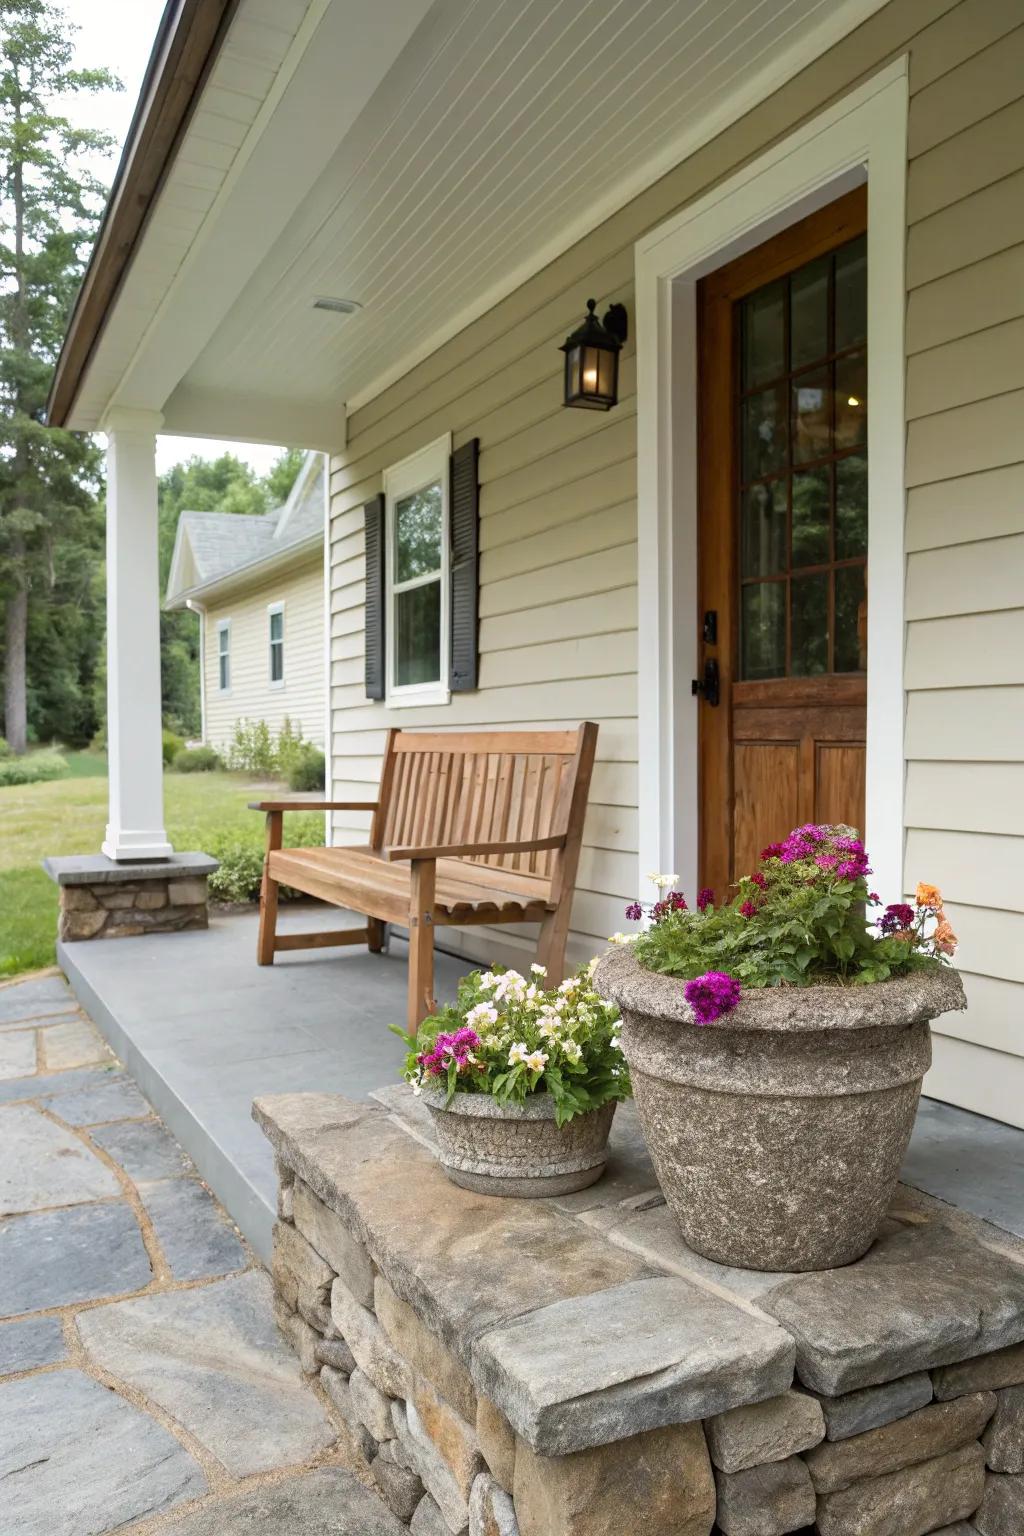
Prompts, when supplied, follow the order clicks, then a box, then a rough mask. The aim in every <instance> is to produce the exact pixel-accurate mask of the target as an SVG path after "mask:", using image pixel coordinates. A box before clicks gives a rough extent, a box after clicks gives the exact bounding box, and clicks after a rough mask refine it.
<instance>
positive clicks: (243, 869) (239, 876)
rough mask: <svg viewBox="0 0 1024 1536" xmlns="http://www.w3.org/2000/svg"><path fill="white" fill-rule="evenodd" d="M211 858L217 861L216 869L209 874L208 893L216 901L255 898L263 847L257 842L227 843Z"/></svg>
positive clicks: (261, 866) (260, 877) (249, 899)
mask: <svg viewBox="0 0 1024 1536" xmlns="http://www.w3.org/2000/svg"><path fill="white" fill-rule="evenodd" d="M214 857H215V858H217V859H219V860H220V868H219V869H215V870H214V872H213V874H212V875H211V876H210V895H211V896H212V897H213V898H214V899H215V900H216V901H258V900H259V894H260V881H261V880H262V878H263V849H262V848H261V847H260V846H259V844H258V843H256V842H252V843H243V842H233V843H227V844H225V845H224V847H222V848H219V849H218V850H217V852H216V854H215V855H214Z"/></svg>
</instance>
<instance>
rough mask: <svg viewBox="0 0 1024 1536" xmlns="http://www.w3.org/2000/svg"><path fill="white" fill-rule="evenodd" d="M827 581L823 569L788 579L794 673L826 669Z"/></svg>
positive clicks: (791, 670)
mask: <svg viewBox="0 0 1024 1536" xmlns="http://www.w3.org/2000/svg"><path fill="white" fill-rule="evenodd" d="M828 583H829V578H828V575H827V573H826V572H824V571H822V572H821V574H820V575H818V576H796V577H794V578H793V580H792V582H791V583H790V625H791V644H792V655H791V658H790V668H789V670H790V673H791V675H792V676H793V677H811V676H812V675H814V674H815V673H818V672H827V671H828Z"/></svg>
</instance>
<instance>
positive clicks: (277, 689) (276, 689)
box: [267, 677, 284, 693]
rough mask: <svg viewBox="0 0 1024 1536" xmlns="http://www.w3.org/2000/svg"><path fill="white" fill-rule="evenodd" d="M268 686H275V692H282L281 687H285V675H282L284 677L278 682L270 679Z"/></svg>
mask: <svg viewBox="0 0 1024 1536" xmlns="http://www.w3.org/2000/svg"><path fill="white" fill-rule="evenodd" d="M267 687H268V688H273V690H274V692H275V693H279V692H280V691H281V689H282V688H283V687H284V678H283V677H282V678H281V679H280V680H279V681H278V682H276V683H274V682H269V681H268V683H267Z"/></svg>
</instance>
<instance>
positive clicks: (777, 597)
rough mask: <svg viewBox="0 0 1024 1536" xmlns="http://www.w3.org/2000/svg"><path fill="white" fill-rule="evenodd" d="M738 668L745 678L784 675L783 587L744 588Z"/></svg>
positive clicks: (760, 584)
mask: <svg viewBox="0 0 1024 1536" xmlns="http://www.w3.org/2000/svg"><path fill="white" fill-rule="evenodd" d="M740 628H741V631H742V633H741V640H740V651H741V668H742V673H743V676H744V678H746V679H755V678H759V677H784V676H785V675H786V583H785V582H784V581H763V582H753V583H751V584H750V585H748V586H745V587H744V588H743V601H742V612H741V616H740Z"/></svg>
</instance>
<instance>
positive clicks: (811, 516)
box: [792, 465, 831, 565]
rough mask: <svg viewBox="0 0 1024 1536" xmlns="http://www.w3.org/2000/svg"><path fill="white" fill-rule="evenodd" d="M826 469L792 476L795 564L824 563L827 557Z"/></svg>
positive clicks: (826, 562) (826, 561)
mask: <svg viewBox="0 0 1024 1536" xmlns="http://www.w3.org/2000/svg"><path fill="white" fill-rule="evenodd" d="M830 548H831V540H830V537H829V470H828V466H827V465H825V466H824V467H823V468H821V469H809V470H806V471H805V472H804V473H803V474H802V475H794V476H793V556H792V563H793V564H794V565H827V564H828V561H829V557H830Z"/></svg>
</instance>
